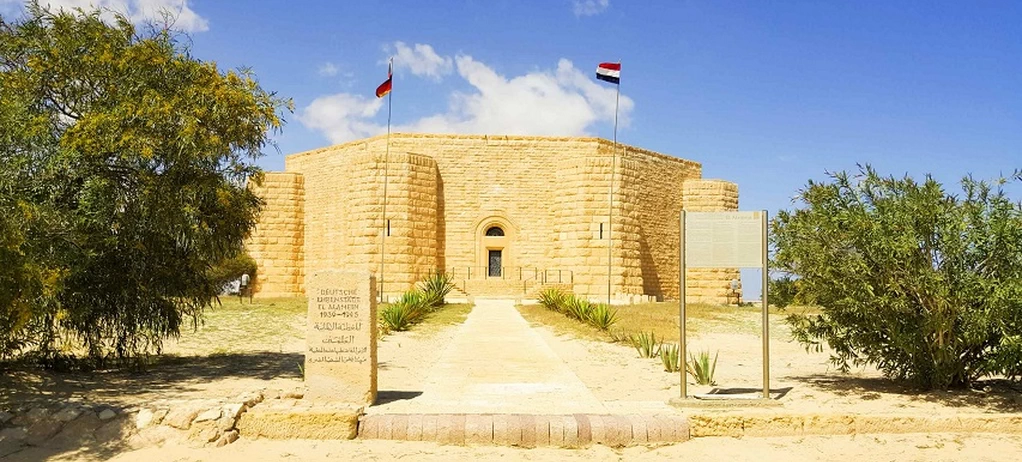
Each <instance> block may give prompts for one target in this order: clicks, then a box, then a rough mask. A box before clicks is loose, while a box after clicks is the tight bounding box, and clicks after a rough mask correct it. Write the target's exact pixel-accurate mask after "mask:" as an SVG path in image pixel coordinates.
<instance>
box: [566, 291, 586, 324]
mask: <svg viewBox="0 0 1022 462" xmlns="http://www.w3.org/2000/svg"><path fill="white" fill-rule="evenodd" d="M592 310H593V304H592V302H590V301H589V300H586V299H584V298H581V297H576V296H574V295H569V296H568V297H567V300H566V301H565V303H564V314H566V315H567V316H568V317H569V318H572V319H576V320H578V321H582V322H589V318H590V315H591V312H592Z"/></svg>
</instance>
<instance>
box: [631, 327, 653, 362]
mask: <svg viewBox="0 0 1022 462" xmlns="http://www.w3.org/2000/svg"><path fill="white" fill-rule="evenodd" d="M628 343H631V344H632V347H633V348H635V351H638V352H639V357H640V358H655V357H657V355H659V354H660V347H661V344H660V343H657V339H656V334H655V333H653V331H650V332H649V333H648V334H647V333H645V332H639V333H638V335H629V336H628Z"/></svg>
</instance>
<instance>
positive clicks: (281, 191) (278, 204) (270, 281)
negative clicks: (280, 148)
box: [245, 172, 305, 297]
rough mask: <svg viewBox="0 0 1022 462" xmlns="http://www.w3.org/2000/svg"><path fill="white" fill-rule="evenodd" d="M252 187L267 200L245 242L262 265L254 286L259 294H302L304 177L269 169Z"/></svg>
mask: <svg viewBox="0 0 1022 462" xmlns="http://www.w3.org/2000/svg"><path fill="white" fill-rule="evenodd" d="M249 187H250V188H252V191H254V192H255V193H256V194H257V195H259V197H261V198H262V199H263V201H264V202H265V204H264V205H263V210H262V213H261V214H260V215H259V222H258V224H257V225H256V227H255V229H254V230H253V231H252V235H251V236H249V239H248V241H247V242H246V243H245V249H246V250H247V251H248V253H249V255H250V256H251V257H252V258H253V259H254V260H255V261H256V264H257V265H258V270H257V272H256V274H255V285H254V286H253V290H254V292H255V294H256V295H257V296H259V297H294V296H300V295H302V294H304V293H305V289H304V285H303V277H304V276H303V275H304V270H305V267H304V266H305V265H304V260H305V259H304V255H303V254H304V249H305V245H304V235H305V233H304V226H305V225H304V223H305V215H304V206H303V199H304V181H303V178H302V176H301V175H298V174H295V173H290V172H268V173H266V174H265V175H264V177H263V181H262V184H255V183H252V184H250V185H249Z"/></svg>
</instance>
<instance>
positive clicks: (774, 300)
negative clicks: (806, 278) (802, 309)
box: [768, 276, 798, 308]
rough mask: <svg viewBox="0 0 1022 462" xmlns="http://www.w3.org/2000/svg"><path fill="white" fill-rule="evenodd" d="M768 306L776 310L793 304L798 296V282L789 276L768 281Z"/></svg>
mask: <svg viewBox="0 0 1022 462" xmlns="http://www.w3.org/2000/svg"><path fill="white" fill-rule="evenodd" d="M769 287H770V291H769V292H768V293H769V294H770V304H771V305H774V306H776V307H778V308H784V307H786V306H788V305H791V304H792V303H795V297H796V296H797V294H798V280H797V279H793V278H791V277H790V276H783V277H780V278H777V279H771V280H770V286H769Z"/></svg>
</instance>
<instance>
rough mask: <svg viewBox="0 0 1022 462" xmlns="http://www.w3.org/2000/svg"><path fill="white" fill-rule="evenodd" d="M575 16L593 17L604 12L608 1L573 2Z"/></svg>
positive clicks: (582, 0)
mask: <svg viewBox="0 0 1022 462" xmlns="http://www.w3.org/2000/svg"><path fill="white" fill-rule="evenodd" d="M573 4H574V7H575V8H574V9H575V16H593V15H597V14H600V13H602V12H603V10H606V9H607V7H608V6H610V0H574V1H573Z"/></svg>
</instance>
